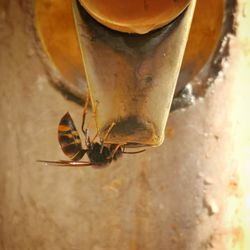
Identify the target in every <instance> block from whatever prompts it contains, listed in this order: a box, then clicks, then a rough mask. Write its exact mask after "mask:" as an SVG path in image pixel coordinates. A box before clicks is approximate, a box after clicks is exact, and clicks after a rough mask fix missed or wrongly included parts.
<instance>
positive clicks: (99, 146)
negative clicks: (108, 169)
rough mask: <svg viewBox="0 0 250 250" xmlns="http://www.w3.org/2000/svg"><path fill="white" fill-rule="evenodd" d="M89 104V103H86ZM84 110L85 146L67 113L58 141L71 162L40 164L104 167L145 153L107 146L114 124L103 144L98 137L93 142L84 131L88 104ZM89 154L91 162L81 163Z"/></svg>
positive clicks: (116, 146) (118, 146)
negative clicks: (130, 156)
mask: <svg viewBox="0 0 250 250" xmlns="http://www.w3.org/2000/svg"><path fill="white" fill-rule="evenodd" d="M86 103H87V102H86ZM86 103H85V107H84V109H83V119H82V132H83V135H84V137H85V146H86V148H84V147H83V146H82V142H81V139H80V136H79V133H78V131H77V129H76V127H75V124H74V122H73V119H72V118H71V115H70V114H69V112H67V113H66V114H65V115H64V116H63V117H62V119H61V121H60V122H59V126H58V141H59V144H60V146H61V149H62V151H63V152H64V154H65V155H66V156H68V157H69V158H70V160H68V161H65V160H60V161H45V160H38V162H42V163H46V164H50V165H56V166H71V167H84V166H93V167H104V166H106V165H108V164H110V163H111V162H112V161H113V160H117V159H118V158H119V157H121V156H122V154H137V153H141V152H144V151H145V150H144V149H143V150H140V151H136V152H126V151H125V148H126V147H125V145H121V144H105V140H106V139H107V137H108V135H109V134H110V132H111V130H112V128H113V126H114V125H115V123H112V124H111V126H110V127H109V129H108V130H107V132H106V135H105V136H104V139H103V140H102V141H101V142H95V139H96V137H97V135H98V134H97V135H96V136H95V137H94V138H93V139H92V140H91V139H90V137H89V135H88V129H84V123H85V117H86V110H87V104H86ZM85 154H87V156H88V158H89V161H81V159H82V158H83V156H84V155H85Z"/></svg>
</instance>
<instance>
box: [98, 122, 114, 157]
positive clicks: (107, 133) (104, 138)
mask: <svg viewBox="0 0 250 250" xmlns="http://www.w3.org/2000/svg"><path fill="white" fill-rule="evenodd" d="M114 126H115V122H112V124H111V125H110V126H109V128H108V130H107V132H106V134H105V135H104V137H103V139H102V140H101V145H102V146H101V149H100V153H102V150H103V147H104V143H105V141H106V139H107V138H108V136H109V134H110V132H111V130H112V128H113V127H114Z"/></svg>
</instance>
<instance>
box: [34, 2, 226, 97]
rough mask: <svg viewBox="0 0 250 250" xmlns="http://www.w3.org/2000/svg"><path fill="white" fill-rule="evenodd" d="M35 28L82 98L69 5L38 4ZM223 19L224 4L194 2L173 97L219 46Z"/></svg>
mask: <svg viewBox="0 0 250 250" xmlns="http://www.w3.org/2000/svg"><path fill="white" fill-rule="evenodd" d="M35 10H36V27H37V29H38V32H39V36H40V38H41V40H42V44H43V47H44V48H45V50H46V52H47V53H48V55H49V57H50V59H51V60H52V61H53V62H54V64H55V65H56V67H57V68H58V69H59V71H60V72H61V74H62V75H63V76H64V77H65V79H66V81H65V82H63V83H62V85H63V86H64V88H65V89H66V90H67V91H69V92H71V93H72V92H74V93H76V94H75V95H76V96H77V97H79V98H82V96H83V95H85V93H82V92H84V91H86V86H83V85H84V84H85V81H86V80H85V79H86V78H85V74H84V70H83V66H82V60H81V56H80V49H79V46H78V42H77V37H76V32H75V27H74V22H73V16H72V8H71V1H70V0H65V1H64V2H63V4H62V2H61V1H60V0H37V1H36V5H35ZM223 16H224V1H222V0H220V1H218V0H211V1H202V0H198V1H197V7H196V11H195V16H194V21H193V24H192V28H191V33H190V37H189V42H188V45H187V48H186V52H185V56H184V61H183V66H182V70H181V73H180V77H179V81H178V85H177V88H176V93H177V92H178V91H179V90H180V89H181V88H182V87H183V86H184V85H185V84H186V83H187V82H188V81H190V80H192V78H193V77H194V76H195V75H196V74H198V73H199V72H200V70H201V69H202V67H203V66H204V65H205V64H206V62H207V61H208V60H209V58H210V56H211V54H212V52H213V51H214V49H215V48H216V46H217V44H218V40H219V38H220V33H221V29H222V21H223Z"/></svg>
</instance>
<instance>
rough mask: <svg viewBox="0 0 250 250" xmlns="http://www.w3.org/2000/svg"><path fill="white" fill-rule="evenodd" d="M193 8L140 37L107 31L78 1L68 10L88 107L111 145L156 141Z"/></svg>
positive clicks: (161, 132)
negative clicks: (75, 32) (76, 44)
mask: <svg viewBox="0 0 250 250" xmlns="http://www.w3.org/2000/svg"><path fill="white" fill-rule="evenodd" d="M194 8H195V1H191V4H190V5H189V6H188V8H187V9H186V11H185V12H184V13H183V14H181V15H180V16H179V17H178V18H176V19H175V21H174V22H172V23H171V24H169V25H167V26H164V27H163V28H161V29H158V30H155V31H153V32H150V33H147V34H144V35H136V34H134V35H132V34H127V33H123V32H117V31H113V30H111V29H108V28H107V27H105V26H103V25H101V24H100V23H99V22H97V21H96V20H94V19H93V18H92V17H91V16H90V15H89V14H88V13H87V12H86V10H85V9H84V8H83V7H82V6H81V5H80V4H79V2H78V1H73V12H74V17H75V22H76V29H77V32H78V38H79V43H80V47H81V51H82V56H83V63H84V66H85V72H86V76H87V79H88V81H87V82H88V86H89V92H90V95H91V100H92V107H93V110H94V111H95V118H96V124H97V128H98V130H99V133H100V137H101V138H102V137H103V136H104V135H105V134H106V133H107V130H108V128H109V127H110V125H111V124H112V123H113V122H115V126H114V127H113V129H112V131H111V132H110V134H109V137H108V139H107V140H106V141H107V142H109V143H114V144H137V145H150V146H156V145H160V144H161V143H162V142H163V140H164V131H165V126H166V122H167V118H168V114H169V110H170V105H171V102H172V98H173V94H174V89H175V84H176V81H177V77H178V74H179V70H180V66H181V62H182V58H183V54H184V50H185V47H186V42H187V39H188V34H189V29H190V25H191V22H192V17H193V13H194Z"/></svg>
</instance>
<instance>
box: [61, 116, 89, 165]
mask: <svg viewBox="0 0 250 250" xmlns="http://www.w3.org/2000/svg"><path fill="white" fill-rule="evenodd" d="M58 141H59V143H60V145H61V148H62V151H63V152H64V154H65V155H67V156H68V157H69V158H70V159H71V160H73V161H78V160H80V159H81V158H82V157H83V156H84V154H85V153H86V152H87V150H85V149H83V148H82V143H81V139H80V136H79V134H78V132H77V130H76V127H75V125H74V122H73V120H72V118H71V116H70V114H69V112H67V113H66V114H65V115H64V116H63V118H62V119H61V121H60V123H59V126H58Z"/></svg>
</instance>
